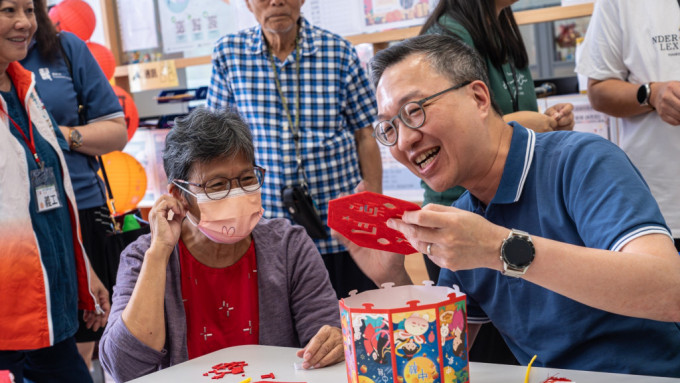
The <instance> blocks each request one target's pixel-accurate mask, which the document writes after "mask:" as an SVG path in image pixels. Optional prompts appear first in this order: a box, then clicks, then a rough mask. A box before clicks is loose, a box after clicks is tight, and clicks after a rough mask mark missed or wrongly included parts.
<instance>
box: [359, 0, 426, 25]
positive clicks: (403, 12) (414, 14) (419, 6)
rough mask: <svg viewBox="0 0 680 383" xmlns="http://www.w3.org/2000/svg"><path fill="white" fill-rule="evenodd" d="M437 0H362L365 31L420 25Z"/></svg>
mask: <svg viewBox="0 0 680 383" xmlns="http://www.w3.org/2000/svg"><path fill="white" fill-rule="evenodd" d="M437 2H438V1H437V0H364V17H365V25H366V27H365V32H377V31H381V30H385V29H392V28H405V27H412V26H416V25H422V24H423V23H424V22H425V19H427V16H428V15H429V14H430V13H431V12H432V9H433V8H434V7H435V6H436V5H437Z"/></svg>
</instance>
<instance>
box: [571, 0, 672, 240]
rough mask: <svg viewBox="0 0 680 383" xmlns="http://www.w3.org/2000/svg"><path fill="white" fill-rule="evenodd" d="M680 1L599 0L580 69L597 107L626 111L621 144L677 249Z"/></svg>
mask: <svg viewBox="0 0 680 383" xmlns="http://www.w3.org/2000/svg"><path fill="white" fill-rule="evenodd" d="M679 27H680V1H678V0H655V1H639V0H598V1H597V2H595V9H594V11H593V16H592V18H591V20H590V25H589V26H588V32H587V33H586V38H585V41H584V44H585V46H584V47H583V48H584V49H583V53H582V55H580V57H579V60H578V63H577V66H576V71H577V72H578V73H579V74H581V75H584V76H587V77H588V97H589V99H590V102H591V103H592V105H593V108H595V109H596V110H598V111H601V112H604V113H607V114H609V115H612V116H615V117H621V119H622V121H623V123H622V126H621V130H620V133H619V135H620V145H621V147H622V148H623V149H624V150H625V151H626V153H627V154H628V156H629V157H630V159H631V160H632V161H633V163H634V164H635V166H637V168H638V169H639V170H640V172H641V173H642V175H643V177H644V178H645V180H646V181H647V183H648V184H649V187H650V189H651V190H652V194H653V195H654V197H655V198H656V200H657V202H658V203H659V206H660V207H661V212H662V213H663V215H664V218H665V219H666V223H667V224H668V226H669V227H670V229H671V231H672V233H673V237H674V238H675V247H676V248H678V250H679V251H680V160H679V159H678V157H679V156H680V29H679Z"/></svg>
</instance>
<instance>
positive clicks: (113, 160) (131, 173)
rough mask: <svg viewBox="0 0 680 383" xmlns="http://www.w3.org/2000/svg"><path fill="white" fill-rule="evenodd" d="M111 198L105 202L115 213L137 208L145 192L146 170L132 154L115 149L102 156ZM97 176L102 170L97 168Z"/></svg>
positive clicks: (119, 213) (100, 174)
mask: <svg viewBox="0 0 680 383" xmlns="http://www.w3.org/2000/svg"><path fill="white" fill-rule="evenodd" d="M102 161H103V162H104V168H105V170H106V176H107V177H108V179H109V185H110V186H111V193H112V194H113V199H109V198H108V196H107V203H108V205H109V207H110V208H111V211H112V212H113V211H114V210H115V212H116V215H121V214H123V213H125V212H128V211H130V210H133V209H135V208H137V204H139V202H140V201H141V200H142V199H143V198H144V194H146V170H144V167H143V166H142V164H140V163H139V161H137V160H136V159H135V158H134V157H133V156H131V155H129V154H127V153H123V152H119V151H115V152H111V153H107V154H104V155H103V156H102ZM99 176H100V177H102V179H103V176H102V172H101V170H99Z"/></svg>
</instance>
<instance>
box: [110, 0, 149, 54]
mask: <svg viewBox="0 0 680 383" xmlns="http://www.w3.org/2000/svg"><path fill="white" fill-rule="evenodd" d="M116 3H117V4H118V24H119V28H120V29H119V30H120V38H121V40H122V45H123V51H124V52H130V51H137V50H142V49H153V48H156V47H158V34H157V33H156V12H155V9H154V6H153V0H118V1H117V2H116Z"/></svg>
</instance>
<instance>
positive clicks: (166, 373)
mask: <svg viewBox="0 0 680 383" xmlns="http://www.w3.org/2000/svg"><path fill="white" fill-rule="evenodd" d="M297 350H298V349H296V348H288V347H273V346H257V345H253V346H237V347H230V348H225V349H222V350H219V351H215V352H213V353H211V354H208V355H204V356H202V357H200V358H196V359H192V360H190V361H187V362H184V363H181V364H178V365H176V366H173V367H170V368H167V369H165V370H161V371H158V372H156V373H153V374H150V375H147V376H144V377H141V378H139V379H135V380H133V382H135V383H144V382H147V383H148V382H163V383H173V382H177V383H179V382H182V383H185V382H199V383H200V382H206V383H209V382H220V383H238V382H241V381H242V380H244V379H246V378H252V381H253V382H257V381H260V380H262V381H265V382H272V383H273V382H306V383H342V382H346V381H347V372H346V370H345V364H344V363H338V364H336V365H334V366H330V367H326V368H320V369H318V370H296V369H295V368H294V366H293V363H295V362H300V361H301V359H300V358H298V357H297V356H295V352H296V351H297ZM603 357H606V356H603ZM236 361H245V362H246V363H248V365H247V366H246V367H245V368H244V374H245V376H242V374H238V375H232V374H228V375H225V376H224V378H222V379H217V380H213V379H212V376H213V374H210V376H209V377H206V376H203V373H206V372H208V371H210V370H212V366H214V365H216V364H219V363H229V362H236ZM269 373H274V375H275V376H276V379H274V380H272V379H261V378H260V376H261V375H265V374H269ZM525 373H526V367H525V366H508V365H503V364H488V363H475V362H471V363H470V382H471V383H523V382H524V375H525ZM553 375H558V376H560V377H565V378H569V379H571V380H573V381H574V382H576V383H586V382H589V383H591V382H592V383H680V379H674V378H660V377H652V376H641V375H622V374H607V373H602V372H590V371H577V370H560V369H555V368H542V367H532V369H531V375H530V377H529V382H530V383H541V382H543V381H544V380H545V379H547V378H548V377H550V376H553Z"/></svg>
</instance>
